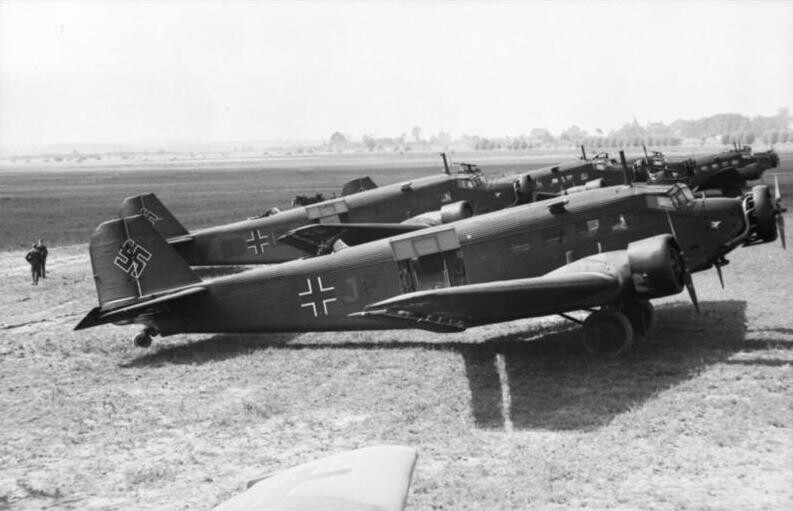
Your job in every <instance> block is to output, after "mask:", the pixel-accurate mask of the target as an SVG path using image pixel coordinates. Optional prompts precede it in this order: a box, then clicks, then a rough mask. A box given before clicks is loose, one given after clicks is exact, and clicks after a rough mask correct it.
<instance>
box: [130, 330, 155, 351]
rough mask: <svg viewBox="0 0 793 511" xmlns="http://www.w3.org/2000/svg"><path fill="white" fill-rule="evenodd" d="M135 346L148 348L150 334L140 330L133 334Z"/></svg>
mask: <svg viewBox="0 0 793 511" xmlns="http://www.w3.org/2000/svg"><path fill="white" fill-rule="evenodd" d="M134 342H135V346H137V347H138V348H148V347H149V346H151V336H150V335H149V334H148V332H145V331H144V332H141V333H139V334H138V335H136V336H135V341H134Z"/></svg>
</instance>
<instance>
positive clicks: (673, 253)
mask: <svg viewBox="0 0 793 511" xmlns="http://www.w3.org/2000/svg"><path fill="white" fill-rule="evenodd" d="M627 256H628V268H629V271H630V277H631V282H632V283H633V291H634V293H635V294H636V295H637V297H639V298H644V299H647V298H658V297H660V296H669V295H674V294H677V293H679V292H680V291H682V290H683V287H684V286H685V285H686V270H685V268H686V266H685V261H684V260H683V255H682V252H681V250H680V246H679V245H678V244H677V241H675V239H674V238H673V237H672V236H671V235H670V234H662V235H660V236H653V237H652V238H645V239H643V240H639V241H634V242H633V243H630V244H629V245H628V250H627Z"/></svg>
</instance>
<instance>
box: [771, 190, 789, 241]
mask: <svg viewBox="0 0 793 511" xmlns="http://www.w3.org/2000/svg"><path fill="white" fill-rule="evenodd" d="M774 202H775V203H776V228H777V230H778V231H779V239H780V241H781V242H782V249H783V250H787V243H786V242H785V216H784V215H783V214H782V213H784V212H785V211H787V210H786V209H785V208H783V207H782V192H780V191H779V175H777V174H774Z"/></svg>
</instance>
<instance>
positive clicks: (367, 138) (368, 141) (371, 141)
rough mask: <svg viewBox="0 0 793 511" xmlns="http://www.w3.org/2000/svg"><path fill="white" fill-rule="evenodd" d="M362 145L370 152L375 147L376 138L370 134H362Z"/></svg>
mask: <svg viewBox="0 0 793 511" xmlns="http://www.w3.org/2000/svg"><path fill="white" fill-rule="evenodd" d="M363 145H365V146H366V149H367V150H368V151H369V152H371V151H374V150H375V148H376V147H377V140H375V138H374V137H373V136H372V135H364V136H363Z"/></svg>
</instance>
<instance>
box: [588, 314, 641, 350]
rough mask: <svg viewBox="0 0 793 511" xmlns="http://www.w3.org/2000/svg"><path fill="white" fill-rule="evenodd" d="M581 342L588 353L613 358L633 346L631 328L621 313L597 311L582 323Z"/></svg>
mask: <svg viewBox="0 0 793 511" xmlns="http://www.w3.org/2000/svg"><path fill="white" fill-rule="evenodd" d="M583 341H584V347H585V348H586V350H587V351H588V352H589V353H591V354H593V355H605V356H612V357H615V356H617V355H619V354H621V353H624V352H625V351H627V350H628V349H629V348H630V347H631V344H633V327H631V323H630V321H628V318H626V317H625V315H624V314H622V313H621V312H619V311H616V310H610V309H604V310H599V311H597V312H594V313H592V314H590V315H589V317H587V318H586V321H584V337H583Z"/></svg>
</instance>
